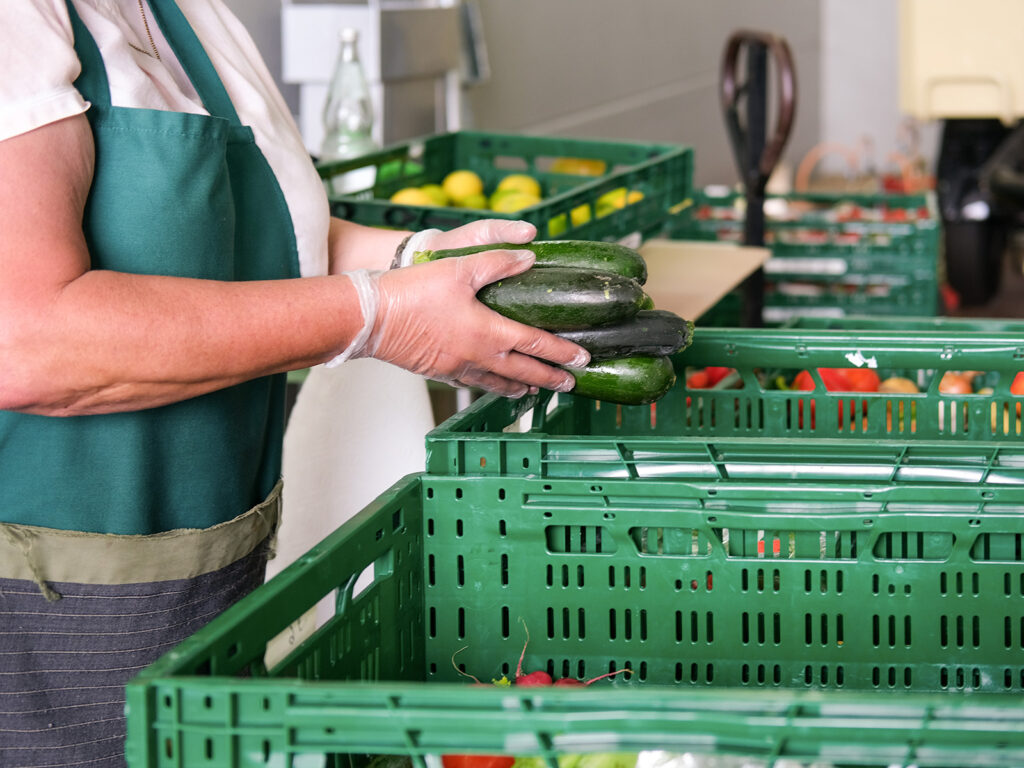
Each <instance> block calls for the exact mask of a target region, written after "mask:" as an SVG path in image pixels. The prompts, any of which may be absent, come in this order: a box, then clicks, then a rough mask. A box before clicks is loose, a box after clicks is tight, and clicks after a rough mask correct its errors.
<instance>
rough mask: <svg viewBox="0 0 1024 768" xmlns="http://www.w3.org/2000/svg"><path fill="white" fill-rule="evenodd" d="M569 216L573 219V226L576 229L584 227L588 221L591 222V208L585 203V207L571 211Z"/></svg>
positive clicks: (578, 207)
mask: <svg viewBox="0 0 1024 768" xmlns="http://www.w3.org/2000/svg"><path fill="white" fill-rule="evenodd" d="M569 216H570V217H571V219H572V225H573V226H574V227H582V226H583V225H584V224H586V223H587V222H588V221H590V206H589V205H587V204H586V203H584V204H583V205H577V206H576V207H575V208H573V209H572V210H571V211H569Z"/></svg>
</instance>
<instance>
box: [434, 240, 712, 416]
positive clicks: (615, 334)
mask: <svg viewBox="0 0 1024 768" xmlns="http://www.w3.org/2000/svg"><path fill="white" fill-rule="evenodd" d="M496 248H509V249H512V250H521V249H527V250H530V251H533V253H534V254H535V255H536V261H534V264H533V266H532V267H531V268H530V269H528V270H526V271H525V272H522V273H520V274H518V275H513V276H512V277H508V278H505V279H503V280H499V281H497V282H494V283H491V284H490V285H485V286H484V287H483V288H481V289H480V291H479V292H478V293H477V297H478V298H479V299H480V301H482V302H483V303H484V304H486V305H487V306H489V307H490V308H491V309H494V310H495V311H497V312H500V313H501V314H503V315H505V316H506V317H509V318H511V319H513V320H517V321H519V322H521V323H526V324H527V325H532V326H534V327H536V328H543V329H545V330H548V331H552V332H554V333H556V334H558V335H559V336H561V337H563V338H566V339H569V340H570V341H573V342H575V343H577V344H579V345H580V346H581V347H584V348H585V349H586V350H587V351H588V352H590V357H591V360H590V364H589V365H588V366H586V367H585V368H567V369H566V370H568V371H569V372H570V373H572V375H573V376H574V377H575V379H576V387H575V389H574V390H573V393H574V394H576V395H581V396H583V397H589V398H593V399H595V400H604V401H607V402H612V403H621V404H624V405H644V404H646V403H653V402H654V401H655V400H657V399H658V398H660V397H661V396H663V395H664V394H665V393H666V392H668V390H669V389H670V388H671V387H672V385H673V384H674V383H675V378H676V374H675V369H674V368H673V366H672V361H671V359H670V357H669V356H670V355H672V354H674V353H676V352H678V351H679V350H681V349H683V348H685V347H686V346H687V345H688V344H689V343H690V339H691V338H692V335H693V323H691V322H689V321H687V320H684V319H683V318H681V317H679V316H678V315H676V314H675V313H673V312H668V311H665V310H659V309H655V308H654V306H653V302H652V301H651V298H650V297H649V296H648V295H647V293H646V292H645V291H644V289H643V285H644V283H645V282H646V281H647V264H646V263H645V262H644V259H643V257H642V256H641V255H640V254H639V253H637V252H636V251H635V250H633V249H632V248H627V247H625V246H623V245H618V244H616V243H604V242H591V241H585V240H542V241H534V242H533V243H529V244H526V245H516V244H511V243H499V244H493V245H479V246H471V247H468V248H453V249H449V250H437V251H420V252H418V253H417V254H416V256H415V258H414V261H415V262H423V261H434V260H436V259H442V258H447V257H451V256H466V255H468V254H471V253H479V252H481V251H487V250H493V249H496Z"/></svg>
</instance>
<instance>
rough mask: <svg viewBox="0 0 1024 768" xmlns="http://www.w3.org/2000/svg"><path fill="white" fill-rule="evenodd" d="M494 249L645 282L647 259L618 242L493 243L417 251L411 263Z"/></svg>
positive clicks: (547, 263) (539, 264) (544, 263)
mask: <svg viewBox="0 0 1024 768" xmlns="http://www.w3.org/2000/svg"><path fill="white" fill-rule="evenodd" d="M495 249H501V250H504V249H510V250H513V251H521V250H527V251H533V253H534V255H535V256H536V257H537V260H536V261H535V262H534V266H537V267H574V268H576V269H594V270H597V271H599V272H611V273H613V274H616V275H622V276H623V277H631V278H633V279H634V280H636V281H637V282H638V283H640V285H643V284H644V283H645V282H647V262H645V261H644V258H643V256H641V255H640V254H639V253H637V252H636V251H634V250H633V249H632V248H627V247H626V246H624V245H619V244H618V243H605V242H601V241H591V240H535V241H534V242H532V243H525V244H516V243H494V244H491V245H471V246H468V247H466V248H451V249H448V250H439V251H417V252H416V253H415V254H414V256H413V263H414V264H419V263H422V262H424V261H436V260H437V259H445V258H449V257H452V256H468V255H469V254H471V253H480V252H481V251H493V250H495Z"/></svg>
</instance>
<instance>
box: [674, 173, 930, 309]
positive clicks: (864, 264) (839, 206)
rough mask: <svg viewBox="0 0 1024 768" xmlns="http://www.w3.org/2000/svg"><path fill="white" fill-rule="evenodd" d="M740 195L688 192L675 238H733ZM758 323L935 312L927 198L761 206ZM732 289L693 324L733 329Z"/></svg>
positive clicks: (837, 198)
mask: <svg viewBox="0 0 1024 768" xmlns="http://www.w3.org/2000/svg"><path fill="white" fill-rule="evenodd" d="M743 206H744V199H743V198H742V196H739V195H736V194H726V195H712V194H708V193H707V192H706V191H701V192H698V193H697V194H695V195H694V204H693V205H692V206H689V207H687V208H686V209H685V210H683V211H682V212H680V213H679V215H678V216H675V217H674V218H673V219H672V224H671V232H672V235H673V236H674V237H678V238H680V239H692V240H724V241H733V242H740V240H741V239H742V236H743V220H744V217H745V215H746V214H745V210H744V207H743ZM765 213H766V228H765V244H766V245H767V246H768V247H770V248H771V250H772V256H771V258H770V259H769V260H768V261H767V262H766V263H765V266H764V273H765V293H764V309H763V314H762V317H763V320H764V323H765V324H766V325H779V324H782V323H785V322H787V321H789V320H792V319H794V318H798V317H820V318H840V317H846V316H850V315H865V314H872V315H891V316H896V317H908V316H915V317H927V316H934V315H937V314H939V313H940V304H939V270H940V258H939V252H940V244H941V223H940V219H939V215H938V211H937V209H936V203H935V198H934V195H932V194H930V193H929V194H914V195H857V194H852V195H851V194H793V195H776V196H770V197H769V198H768V200H767V201H766V203H765ZM740 301H741V296H740V294H739V293H734V294H730V295H728V296H726V297H725V298H724V299H723V300H722V301H721V302H720V303H719V304H718V305H716V306H715V307H713V308H712V309H711V310H709V312H708V313H707V314H706V315H705V316H704V317H702V318H700V319H699V320H700V322H701V323H702V324H704V325H723V326H735V325H739V324H740V317H741V316H742V315H741V313H740Z"/></svg>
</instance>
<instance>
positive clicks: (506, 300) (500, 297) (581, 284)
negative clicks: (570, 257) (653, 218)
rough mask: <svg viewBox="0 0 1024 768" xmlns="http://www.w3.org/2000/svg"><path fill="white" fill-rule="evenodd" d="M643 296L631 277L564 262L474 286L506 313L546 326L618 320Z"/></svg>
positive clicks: (628, 314)
mask: <svg viewBox="0 0 1024 768" xmlns="http://www.w3.org/2000/svg"><path fill="white" fill-rule="evenodd" d="M643 297H644V289H643V288H641V287H640V284H639V283H638V282H637V281H636V280H633V279H631V278H628V277H623V276H622V275H613V274H611V273H608V272H594V271H592V270H588V269H569V268H567V267H545V268H543V269H533V268H530V269H528V270H526V271H525V272H521V273H519V274H518V275H512V276H511V277H506V278H504V279H502V280H498V281H497V282H494V283H491V284H490V285H485V286H484V287H483V288H481V289H480V290H479V291H478V292H477V298H478V299H480V301H482V302H483V303H484V304H486V305H487V306H489V307H490V308H491V309H493V310H495V311H496V312H500V313H501V314H503V315H505V317H509V318H512V319H513V320H518V321H519V322H521V323H526V324H527V325H532V326H534V327H535V328H544V329H546V330H549V331H572V330H577V329H580V328H590V327H593V326H600V325H614V324H615V323H621V322H622V321H623V320H627V319H629V318H630V317H632V316H633V315H635V314H636V313H637V312H639V311H640V303H641V302H642V301H643Z"/></svg>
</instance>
